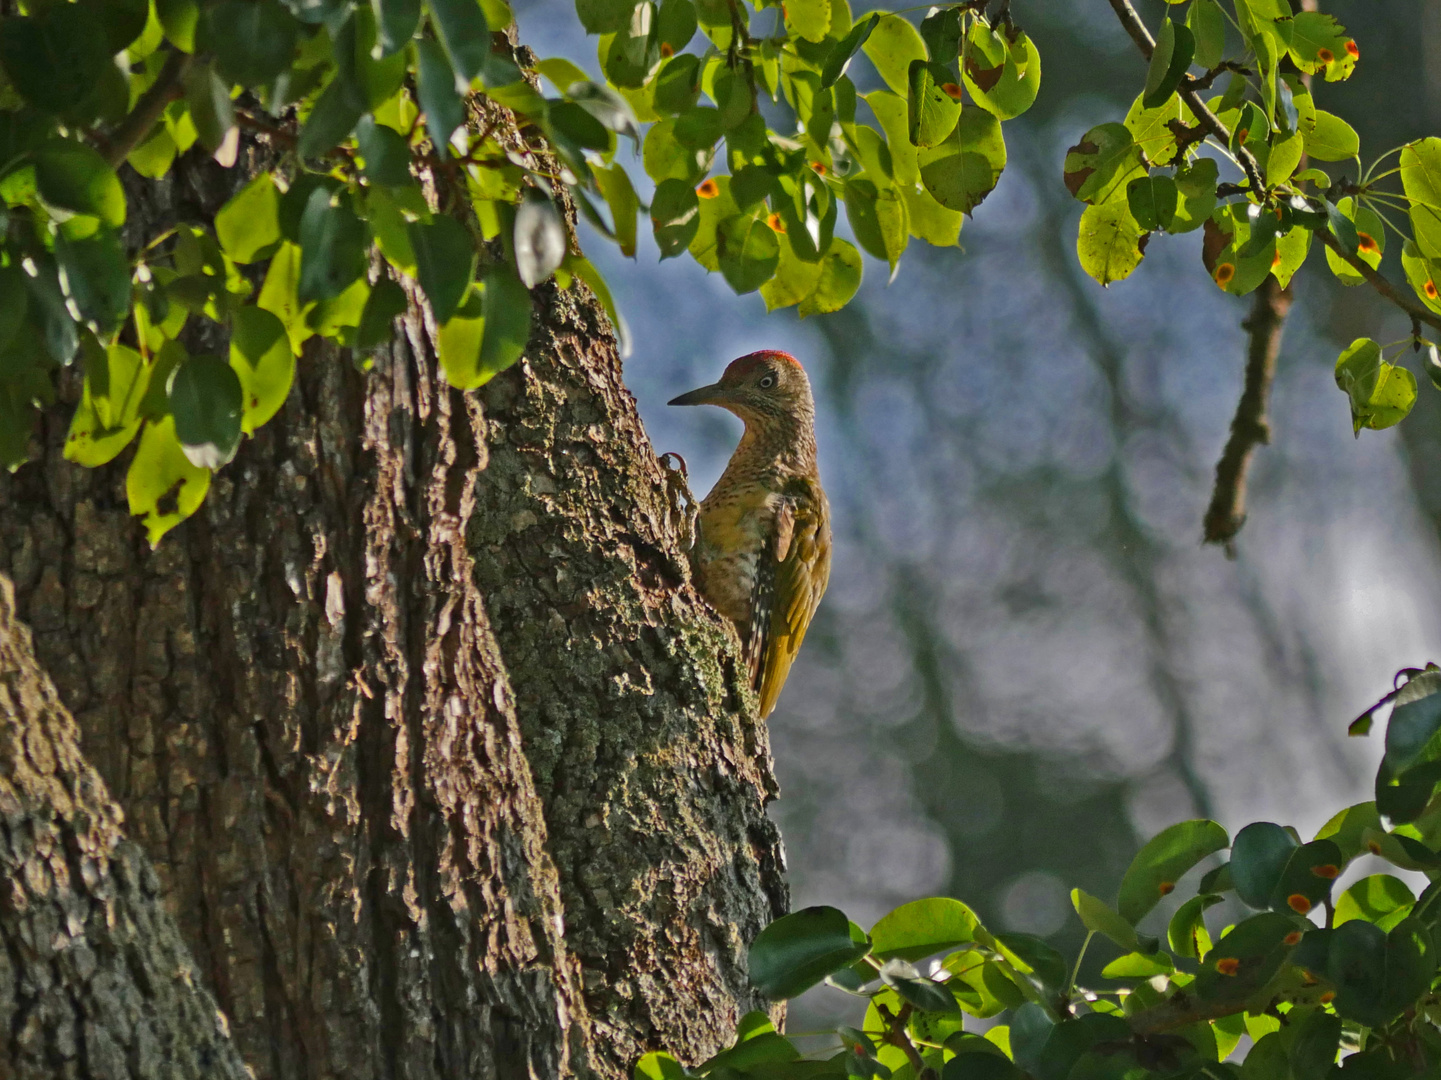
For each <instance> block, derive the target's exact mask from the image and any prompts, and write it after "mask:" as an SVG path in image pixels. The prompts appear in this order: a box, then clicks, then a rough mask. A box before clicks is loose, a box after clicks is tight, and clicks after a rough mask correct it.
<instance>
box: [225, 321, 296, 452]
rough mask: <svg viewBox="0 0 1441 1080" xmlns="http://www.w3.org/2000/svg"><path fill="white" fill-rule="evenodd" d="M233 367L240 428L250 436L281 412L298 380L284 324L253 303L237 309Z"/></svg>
mask: <svg viewBox="0 0 1441 1080" xmlns="http://www.w3.org/2000/svg"><path fill="white" fill-rule="evenodd" d="M230 366H231V367H232V368H234V369H235V374H236V375H237V376H238V377H239V378H240V430H241V431H243V432H244V433H245V434H247V435H251V434H253V433H254V432H255V429H256V428H258V427H260V426H261V425H262V424H264V423H265V422H266V421H268V420H269V419H270V418H271V417H272V416H274V415H275V414H276V413H277V412H279V411H280V407H281V406H282V405H284V404H285V399H286V397H287V396H288V395H289V393H290V384H291V383H292V382H293V381H294V379H295V353H294V352H293V351H291V348H290V337H289V336H288V335H287V334H286V332H285V324H284V323H282V322H281V321H280V320H279V319H278V318H277V317H276V316H275V315H274V314H272V313H271V312H269V311H265V310H264V309H262V308H258V307H255V306H253V305H246V306H245V307H242V308H240V309H239V310H238V311H236V313H235V315H234V316H233V317H232V322H231V329H230Z"/></svg>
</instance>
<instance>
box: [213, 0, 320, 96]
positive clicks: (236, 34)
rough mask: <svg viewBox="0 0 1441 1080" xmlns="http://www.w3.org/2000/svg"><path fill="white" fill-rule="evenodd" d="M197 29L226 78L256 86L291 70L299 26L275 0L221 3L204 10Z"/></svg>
mask: <svg viewBox="0 0 1441 1080" xmlns="http://www.w3.org/2000/svg"><path fill="white" fill-rule="evenodd" d="M198 30H199V33H198V40H199V41H200V42H201V48H203V49H207V50H209V51H211V52H213V53H214V54H215V64H216V67H217V68H219V70H220V73H221V74H222V75H223V76H225V78H226V79H228V80H229V81H230V82H233V83H239V84H240V85H242V86H250V87H257V86H265V85H266V84H268V83H269V82H271V81H272V80H273V79H274V78H275V77H276V76H277V75H279V74H280V73H281V72H282V71H285V70H286V69H287V68H289V67H290V64H291V60H292V58H293V56H294V54H295V44H296V38H297V35H298V34H299V31H300V24H299V23H297V22H296V20H295V18H294V17H293V16H292V15H291V14H290V13H289V12H288V11H286V10H285V9H284V8H283V7H281V6H280V5H279V4H277V3H276V2H275V0H220V3H218V4H211V5H207V6H206V7H205V9H204V11H203V13H202V16H201V19H200V25H199V28H198Z"/></svg>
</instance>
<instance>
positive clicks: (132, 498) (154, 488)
mask: <svg viewBox="0 0 1441 1080" xmlns="http://www.w3.org/2000/svg"><path fill="white" fill-rule="evenodd" d="M209 488H210V470H209V469H203V468H200V467H199V466H197V465H193V464H191V462H190V460H189V458H188V457H187V456H186V454H185V452H184V450H183V449H181V446H180V443H179V441H178V440H177V439H176V437H175V419H174V417H171V416H166V417H163V418H161V419H159V420H151V421H150V422H149V423H147V424H146V425H145V430H144V431H143V432H141V434H140V444H139V446H137V447H136V450H135V456H134V457H133V458H132V459H131V461H130V469H129V470H128V471H127V472H126V474H125V497H126V499H127V500H128V502H129V505H130V513H131V514H132V515H134V516H136V517H142V518H144V525H145V531H146V533H147V535H148V537H149V539H150V546H151V547H152V548H153V547H155V546H156V545H157V544H159V543H160V538H161V537H162V536H164V535H165V534H166V533H167V532H169V531H170V530H171V529H173V528H174V527H175V526H176V525H179V524H180V523H181V522H182V521H184V520H185V519H186V518H188V517H189V516H190V515H191V514H193V513H195V511H196V510H198V509H199V508H200V504H201V503H202V502H204V501H205V493H206V491H208V490H209Z"/></svg>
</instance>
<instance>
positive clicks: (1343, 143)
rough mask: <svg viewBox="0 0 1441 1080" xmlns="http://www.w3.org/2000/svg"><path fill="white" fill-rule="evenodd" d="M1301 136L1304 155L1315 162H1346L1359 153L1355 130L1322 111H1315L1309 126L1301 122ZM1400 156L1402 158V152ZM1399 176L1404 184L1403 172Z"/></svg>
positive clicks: (1403, 153)
mask: <svg viewBox="0 0 1441 1080" xmlns="http://www.w3.org/2000/svg"><path fill="white" fill-rule="evenodd" d="M1301 134H1302V136H1303V137H1304V138H1305V140H1306V153H1307V154H1308V155H1310V156H1311V157H1313V158H1315V159H1316V160H1317V161H1348V160H1350V159H1351V158H1354V157H1355V156H1356V155H1357V154H1359V153H1360V152H1361V137H1360V136H1359V135H1357V134H1356V129H1355V128H1353V127H1352V126H1351V125H1350V124H1348V123H1346V121H1344V120H1342V119H1341V118H1340V117H1339V116H1335V115H1333V114H1331V113H1328V112H1326V110H1324V109H1317V110H1315V115H1314V116H1313V117H1312V119H1311V121H1310V123H1309V124H1308V123H1307V122H1306V121H1305V120H1304V119H1303V120H1302V122H1301ZM1402 155H1403V158H1404V155H1405V151H1404V150H1403V151H1402ZM1401 176H1402V182H1403V183H1404V181H1405V176H1406V174H1405V172H1404V171H1403V172H1402V174H1401Z"/></svg>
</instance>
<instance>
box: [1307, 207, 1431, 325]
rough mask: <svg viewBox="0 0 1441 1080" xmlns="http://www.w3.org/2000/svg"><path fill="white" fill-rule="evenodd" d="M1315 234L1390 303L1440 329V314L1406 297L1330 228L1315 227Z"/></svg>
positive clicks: (1418, 320) (1415, 319)
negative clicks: (1343, 244)
mask: <svg viewBox="0 0 1441 1080" xmlns="http://www.w3.org/2000/svg"><path fill="white" fill-rule="evenodd" d="M1316 235H1317V236H1319V237H1320V238H1321V243H1323V244H1325V245H1326V246H1327V247H1328V248H1330V249H1331V250H1332V251H1334V252H1335V253H1336V254H1337V255H1339V256H1340V257H1341V258H1342V259H1343V260H1344V261H1345V262H1346V265H1348V266H1350V267H1351V268H1352V269H1353V270H1355V271H1356V272H1357V273H1358V274H1360V275H1361V276H1362V277H1364V278H1365V279H1366V280H1367V282H1369V283H1370V285H1371V287H1372V288H1373V289H1375V290H1376V291H1377V292H1378V293H1380V294H1381V295H1382V296H1384V297H1385V298H1386V299H1387V300H1390V301H1391V303H1393V304H1395V305H1396V306H1397V307H1398V308H1400V309H1401V310H1402V311H1404V312H1405V313H1406V314H1407V315H1409V316H1411V318H1412V319H1413V320H1414V321H1416V322H1423V323H1425V324H1426V325H1427V326H1430V327H1432V328H1433V329H1436V330H1441V315H1437V314H1436V313H1435V312H1434V311H1432V310H1431V309H1430V308H1428V307H1422V306H1421V305H1420V304H1418V303H1416V301H1414V300H1412V299H1410V298H1409V297H1407V296H1406V295H1405V294H1404V293H1403V292H1401V290H1400V289H1398V288H1396V286H1395V285H1392V284H1391V282H1390V281H1388V280H1387V279H1386V278H1385V277H1384V276H1382V275H1381V274H1380V273H1378V272H1377V271H1376V270H1375V269H1374V268H1373V267H1372V266H1371V264H1370V263H1368V262H1366V261H1365V260H1364V259H1362V258H1361V256H1359V255H1355V254H1352V253H1351V252H1349V251H1347V250H1346V249H1345V248H1343V247H1342V246H1341V242H1340V241H1339V240H1337V239H1336V237H1334V236H1333V235H1331V230H1330V229H1317V230H1316Z"/></svg>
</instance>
